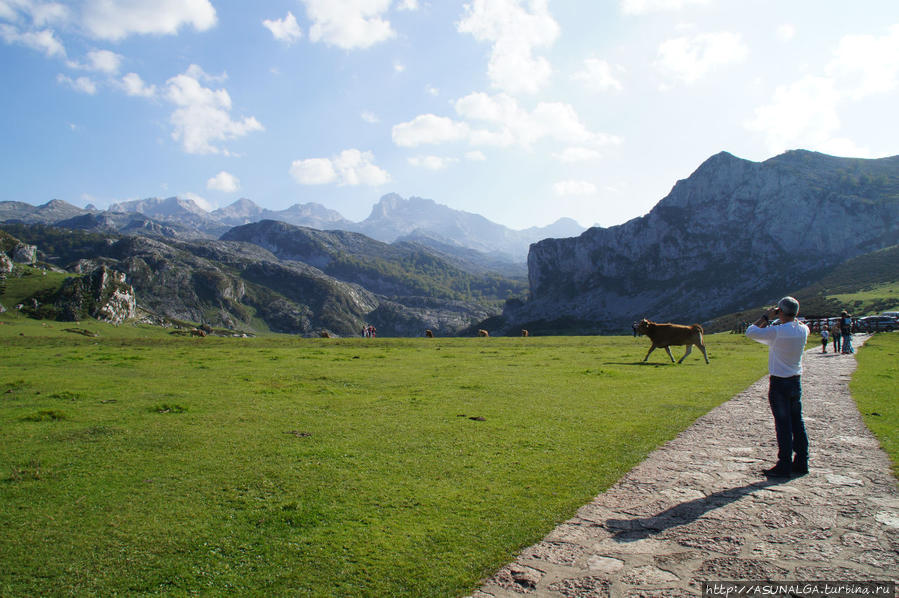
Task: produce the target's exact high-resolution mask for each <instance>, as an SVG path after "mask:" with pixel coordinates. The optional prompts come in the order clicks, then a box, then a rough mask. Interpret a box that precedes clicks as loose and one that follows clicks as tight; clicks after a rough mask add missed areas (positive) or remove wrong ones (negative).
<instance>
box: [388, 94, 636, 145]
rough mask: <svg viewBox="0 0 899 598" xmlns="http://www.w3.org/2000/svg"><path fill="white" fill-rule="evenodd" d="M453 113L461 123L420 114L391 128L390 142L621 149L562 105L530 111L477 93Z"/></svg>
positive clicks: (617, 140) (458, 104)
mask: <svg viewBox="0 0 899 598" xmlns="http://www.w3.org/2000/svg"><path fill="white" fill-rule="evenodd" d="M455 108H456V112H457V113H458V114H459V116H461V117H462V119H463V121H456V120H453V119H451V118H447V117H444V116H436V115H434V114H422V115H419V116H417V117H415V118H414V119H412V120H411V121H409V122H405V123H400V124H398V125H395V126H394V127H393V142H394V143H395V144H396V145H398V146H401V147H416V146H418V145H422V144H426V143H434V144H436V143H448V142H453V141H468V143H470V144H471V145H475V146H479V145H485V146H495V147H509V146H513V145H519V146H521V147H525V148H530V147H531V146H532V145H533V144H534V143H536V142H538V141H541V140H543V139H553V140H556V141H562V142H565V143H573V144H578V145H586V146H592V147H600V146H604V145H616V144H619V143H621V139H620V138H618V137H615V136H614V135H608V134H605V133H594V132H592V131H590V130H589V129H588V128H587V127H586V126H585V125H584V124H583V123H582V122H581V120H580V118H579V117H578V115H577V113H576V112H575V110H574V108H573V107H572V106H571V105H570V104H565V103H561V102H540V103H538V104H537V106H536V107H535V108H534V109H533V110H530V111H529V110H526V109H525V108H523V107H521V106H520V105H519V103H518V101H517V100H516V99H515V98H513V97H511V96H509V95H507V94H497V95H495V96H491V95H489V94H486V93H483V92H475V93H471V94H469V95H467V96H465V97H463V98H460V99H458V100H456V103H455Z"/></svg>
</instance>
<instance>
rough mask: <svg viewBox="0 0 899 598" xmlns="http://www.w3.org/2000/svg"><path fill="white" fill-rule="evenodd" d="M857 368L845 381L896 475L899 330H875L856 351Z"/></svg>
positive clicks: (898, 456)
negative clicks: (850, 380)
mask: <svg viewBox="0 0 899 598" xmlns="http://www.w3.org/2000/svg"><path fill="white" fill-rule="evenodd" d="M858 366H859V367H858V370H856V372H855V374H854V375H853V376H852V382H851V383H850V385H849V388H850V390H851V391H852V396H853V398H854V399H855V403H856V404H857V405H858V409H859V411H860V412H861V414H862V418H864V420H865V424H866V425H867V426H868V428H869V429H870V430H871V431H872V432H874V434H875V435H876V436H877V439H878V440H879V441H880V446H881V447H882V448H883V450H884V451H886V452H887V454H888V455H889V456H890V459H891V460H892V462H893V475H895V476H897V477H899V403H897V401H896V389H897V388H899V333H896V332H888V333H878V334H875V335H874V336H872V337H871V339H869V340H868V342H866V343H865V344H864V345H863V346H862V348H861V350H859V352H858Z"/></svg>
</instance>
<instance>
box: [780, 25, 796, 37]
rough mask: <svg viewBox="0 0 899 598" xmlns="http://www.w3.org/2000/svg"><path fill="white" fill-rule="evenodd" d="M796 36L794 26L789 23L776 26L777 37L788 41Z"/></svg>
mask: <svg viewBox="0 0 899 598" xmlns="http://www.w3.org/2000/svg"><path fill="white" fill-rule="evenodd" d="M794 37H796V27H795V26H794V25H791V24H790V23H784V24H783V25H780V26H779V27H778V28H777V39H779V40H781V41H784V42H788V41H790V40H792V39H793V38H794Z"/></svg>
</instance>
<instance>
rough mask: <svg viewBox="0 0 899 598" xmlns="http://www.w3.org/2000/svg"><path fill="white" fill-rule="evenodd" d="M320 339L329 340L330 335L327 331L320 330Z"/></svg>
mask: <svg viewBox="0 0 899 598" xmlns="http://www.w3.org/2000/svg"><path fill="white" fill-rule="evenodd" d="M322 338H331V333H330V332H328V331H327V330H322Z"/></svg>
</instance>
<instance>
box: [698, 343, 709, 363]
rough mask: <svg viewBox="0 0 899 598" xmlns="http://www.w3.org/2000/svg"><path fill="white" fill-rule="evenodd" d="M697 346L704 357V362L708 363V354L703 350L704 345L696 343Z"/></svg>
mask: <svg viewBox="0 0 899 598" xmlns="http://www.w3.org/2000/svg"><path fill="white" fill-rule="evenodd" d="M697 346H698V347H699V349H700V350H701V351H702V356H703V357H705V362H706V363H708V362H709V356H708V354H707V353H706V352H705V345H697Z"/></svg>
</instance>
